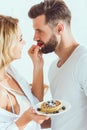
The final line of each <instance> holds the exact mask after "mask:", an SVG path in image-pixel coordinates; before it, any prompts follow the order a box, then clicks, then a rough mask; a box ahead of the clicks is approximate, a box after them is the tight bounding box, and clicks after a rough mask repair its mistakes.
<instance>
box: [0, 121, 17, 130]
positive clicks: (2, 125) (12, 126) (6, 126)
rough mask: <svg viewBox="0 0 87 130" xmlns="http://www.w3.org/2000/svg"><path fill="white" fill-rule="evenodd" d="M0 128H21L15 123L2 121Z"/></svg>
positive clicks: (15, 129) (12, 129)
mask: <svg viewBox="0 0 87 130" xmlns="http://www.w3.org/2000/svg"><path fill="white" fill-rule="evenodd" d="M0 130H19V129H18V127H17V125H16V124H15V123H6V122H3V123H1V122H0Z"/></svg>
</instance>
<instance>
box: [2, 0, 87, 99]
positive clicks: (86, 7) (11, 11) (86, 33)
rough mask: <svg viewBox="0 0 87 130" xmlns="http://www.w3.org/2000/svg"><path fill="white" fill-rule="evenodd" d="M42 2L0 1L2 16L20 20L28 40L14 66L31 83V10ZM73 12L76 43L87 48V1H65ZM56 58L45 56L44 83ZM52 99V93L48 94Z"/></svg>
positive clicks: (27, 0) (24, 35)
mask: <svg viewBox="0 0 87 130" xmlns="http://www.w3.org/2000/svg"><path fill="white" fill-rule="evenodd" d="M38 2H41V0H0V14H5V15H10V16H13V17H17V18H18V19H19V20H20V28H21V30H22V32H23V37H24V39H25V40H26V43H27V44H26V46H25V47H24V50H23V55H22V58H21V59H20V60H18V61H16V62H14V66H15V67H16V68H17V69H18V71H19V72H20V73H21V74H22V75H23V76H24V77H25V78H26V79H27V80H28V81H29V83H31V82H32V71H33V66H32V62H31V59H30V58H29V56H28V55H27V50H28V48H29V47H30V46H31V45H32V44H35V42H34V41H33V34H34V31H33V27H32V20H31V19H29V18H28V10H29V8H30V7H31V6H32V5H33V4H35V3H38ZM65 2H66V3H67V5H68V6H69V8H70V10H71V12H72V33H73V35H74V37H75V39H76V41H77V42H78V43H80V44H83V45H85V46H87V13H86V12H87V1H86V0H65ZM55 58H56V56H55V54H54V53H52V54H47V55H44V81H45V83H46V84H49V82H48V69H49V66H50V64H51V62H52V61H53V60H54V59H55ZM47 98H50V93H48V94H47Z"/></svg>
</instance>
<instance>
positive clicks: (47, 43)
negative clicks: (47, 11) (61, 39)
mask: <svg viewBox="0 0 87 130" xmlns="http://www.w3.org/2000/svg"><path fill="white" fill-rule="evenodd" d="M33 27H34V30H35V34H34V40H35V41H37V44H38V43H39V44H38V45H41V52H42V53H49V52H53V51H55V48H56V46H57V43H58V41H57V38H56V36H55V34H54V31H53V30H52V29H51V28H50V27H49V26H48V25H47V24H46V23H45V16H44V15H40V16H38V17H37V18H35V19H33Z"/></svg>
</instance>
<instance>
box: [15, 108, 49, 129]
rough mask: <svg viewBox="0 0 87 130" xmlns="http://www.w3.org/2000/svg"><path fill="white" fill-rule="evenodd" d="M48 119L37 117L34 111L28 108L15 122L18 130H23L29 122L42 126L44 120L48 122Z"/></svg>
mask: <svg viewBox="0 0 87 130" xmlns="http://www.w3.org/2000/svg"><path fill="white" fill-rule="evenodd" d="M48 119H49V117H47V116H42V115H38V114H37V113H36V112H35V110H34V109H33V108H32V107H30V108H29V109H28V110H26V111H25V112H24V113H23V114H22V116H21V117H20V118H19V119H18V120H17V121H16V125H17V127H18V128H19V130H23V129H24V127H25V126H26V125H27V124H28V123H29V122H30V121H35V122H37V123H39V124H42V123H43V122H44V121H45V120H48Z"/></svg>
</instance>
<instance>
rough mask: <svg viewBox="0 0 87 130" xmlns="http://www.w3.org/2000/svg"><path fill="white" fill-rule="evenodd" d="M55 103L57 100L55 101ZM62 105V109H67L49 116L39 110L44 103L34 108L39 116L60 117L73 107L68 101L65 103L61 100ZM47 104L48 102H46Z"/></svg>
mask: <svg viewBox="0 0 87 130" xmlns="http://www.w3.org/2000/svg"><path fill="white" fill-rule="evenodd" d="M56 100H59V99H56ZM53 101H55V100H53ZM59 101H60V102H61V103H62V107H65V109H60V110H59V112H58V113H52V114H47V113H43V112H41V111H38V108H40V106H41V104H42V103H43V102H44V101H42V102H40V103H38V104H36V105H35V106H34V107H33V108H34V109H35V110H36V112H37V114H39V115H46V116H50V117H51V116H56V115H60V114H63V113H65V112H67V111H68V110H69V109H70V107H71V104H70V103H69V102H68V101H65V100H59ZM46 102H47V101H46Z"/></svg>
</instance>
